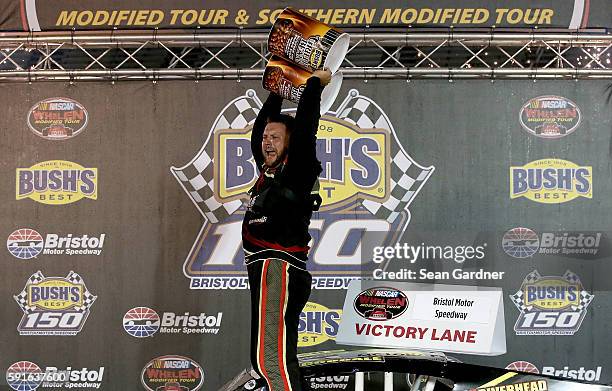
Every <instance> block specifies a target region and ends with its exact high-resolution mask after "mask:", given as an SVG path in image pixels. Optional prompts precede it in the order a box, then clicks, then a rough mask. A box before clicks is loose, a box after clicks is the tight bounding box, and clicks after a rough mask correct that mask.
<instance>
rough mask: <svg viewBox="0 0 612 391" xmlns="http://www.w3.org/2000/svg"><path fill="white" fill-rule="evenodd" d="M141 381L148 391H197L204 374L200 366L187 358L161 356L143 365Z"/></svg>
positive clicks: (200, 386)
mask: <svg viewBox="0 0 612 391" xmlns="http://www.w3.org/2000/svg"><path fill="white" fill-rule="evenodd" d="M141 381H142V385H143V386H144V387H145V388H146V389H147V390H148V391H162V390H164V391H165V390H181V391H182V390H185V391H197V390H199V389H200V388H202V384H203V383H204V372H203V371H202V367H201V366H200V364H198V363H197V362H195V361H194V360H192V359H190V358H188V357H183V356H176V355H170V356H161V357H157V358H154V359H153V360H151V361H150V362H149V363H147V365H145V367H144V368H143V370H142V374H141Z"/></svg>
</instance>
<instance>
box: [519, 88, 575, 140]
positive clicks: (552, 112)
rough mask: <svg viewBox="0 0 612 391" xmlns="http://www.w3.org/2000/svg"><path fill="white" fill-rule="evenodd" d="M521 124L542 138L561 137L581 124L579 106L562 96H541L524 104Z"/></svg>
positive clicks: (530, 132)
mask: <svg viewBox="0 0 612 391" xmlns="http://www.w3.org/2000/svg"><path fill="white" fill-rule="evenodd" d="M520 118H521V126H522V127H523V129H525V130H526V131H527V132H528V133H529V134H532V135H534V136H537V137H540V138H549V139H550V138H561V137H564V136H567V135H568V134H570V133H572V132H573V131H574V130H576V128H577V127H578V125H580V121H581V115H580V109H579V108H578V106H577V105H576V104H575V103H574V102H572V101H571V100H569V99H566V98H564V97H562V96H550V95H549V96H539V97H537V98H533V99H531V100H530V101H528V102H527V103H525V104H524V105H523V107H522V108H521V113H520Z"/></svg>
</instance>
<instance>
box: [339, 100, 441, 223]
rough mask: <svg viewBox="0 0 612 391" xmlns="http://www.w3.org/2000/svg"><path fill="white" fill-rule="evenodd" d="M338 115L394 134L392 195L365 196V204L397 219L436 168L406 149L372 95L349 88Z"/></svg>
mask: <svg viewBox="0 0 612 391" xmlns="http://www.w3.org/2000/svg"><path fill="white" fill-rule="evenodd" d="M337 117H338V118H341V119H343V120H345V121H347V122H349V123H351V124H354V125H357V126H359V127H360V128H362V129H372V128H377V129H386V130H387V131H388V132H389V135H390V138H391V142H390V147H391V151H390V156H391V161H390V164H389V167H390V169H391V175H390V189H389V198H388V199H387V200H386V201H385V202H382V203H380V202H376V201H372V200H364V201H363V206H364V207H365V208H366V209H367V210H369V211H370V212H371V213H372V214H374V215H375V216H376V217H378V218H381V219H385V220H387V221H388V222H390V223H393V221H395V219H396V218H397V217H398V216H399V215H400V213H401V211H403V210H406V209H407V208H408V206H409V205H410V203H411V202H412V200H413V199H414V197H415V196H416V195H417V194H418V192H419V191H420V189H421V187H422V186H423V185H424V184H425V182H426V180H427V178H429V176H430V175H431V174H432V173H433V170H434V168H433V167H422V166H420V165H419V164H418V163H416V162H415V161H414V160H413V159H412V158H411V157H410V155H408V154H407V153H406V152H405V151H404V150H403V148H402V146H401V145H400V143H399V142H398V141H397V139H396V135H395V130H394V129H393V126H392V125H391V122H390V121H389V119H388V118H387V115H386V114H385V113H384V112H383V111H382V109H381V108H380V107H379V106H378V105H377V104H376V103H374V101H372V100H371V99H370V98H367V97H365V96H361V95H359V92H358V91H357V90H351V91H350V92H349V97H348V98H347V100H346V101H344V102H343V103H342V105H341V106H340V108H339V110H338V113H337Z"/></svg>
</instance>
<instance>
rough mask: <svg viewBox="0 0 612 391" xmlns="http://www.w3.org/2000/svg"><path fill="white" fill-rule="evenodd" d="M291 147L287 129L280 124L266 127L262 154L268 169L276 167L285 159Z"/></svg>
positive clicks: (274, 123) (271, 123) (273, 123)
mask: <svg viewBox="0 0 612 391" xmlns="http://www.w3.org/2000/svg"><path fill="white" fill-rule="evenodd" d="M288 145H289V137H288V136H287V128H286V127H285V124H282V123H280V122H270V123H268V124H267V125H266V128H265V129H264V132H263V140H262V141H261V152H262V153H263V156H264V162H265V164H266V166H267V167H275V166H276V165H277V164H278V163H280V162H281V161H282V159H284V158H285V152H286V151H287V147H288Z"/></svg>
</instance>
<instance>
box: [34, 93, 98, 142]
mask: <svg viewBox="0 0 612 391" xmlns="http://www.w3.org/2000/svg"><path fill="white" fill-rule="evenodd" d="M88 118H89V116H88V114H87V110H85V107H83V105H82V104H80V103H79V102H77V101H76V100H74V99H70V98H49V99H45V100H43V101H40V102H38V103H37V104H35V105H34V106H33V107H32V108H31V109H30V111H29V112H28V126H29V127H30V130H31V131H32V132H33V133H34V134H35V135H37V136H40V137H42V138H45V139H47V140H66V139H69V138H72V137H74V136H76V135H77V134H79V133H81V132H82V131H83V130H84V129H85V127H86V126H87V122H88Z"/></svg>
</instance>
